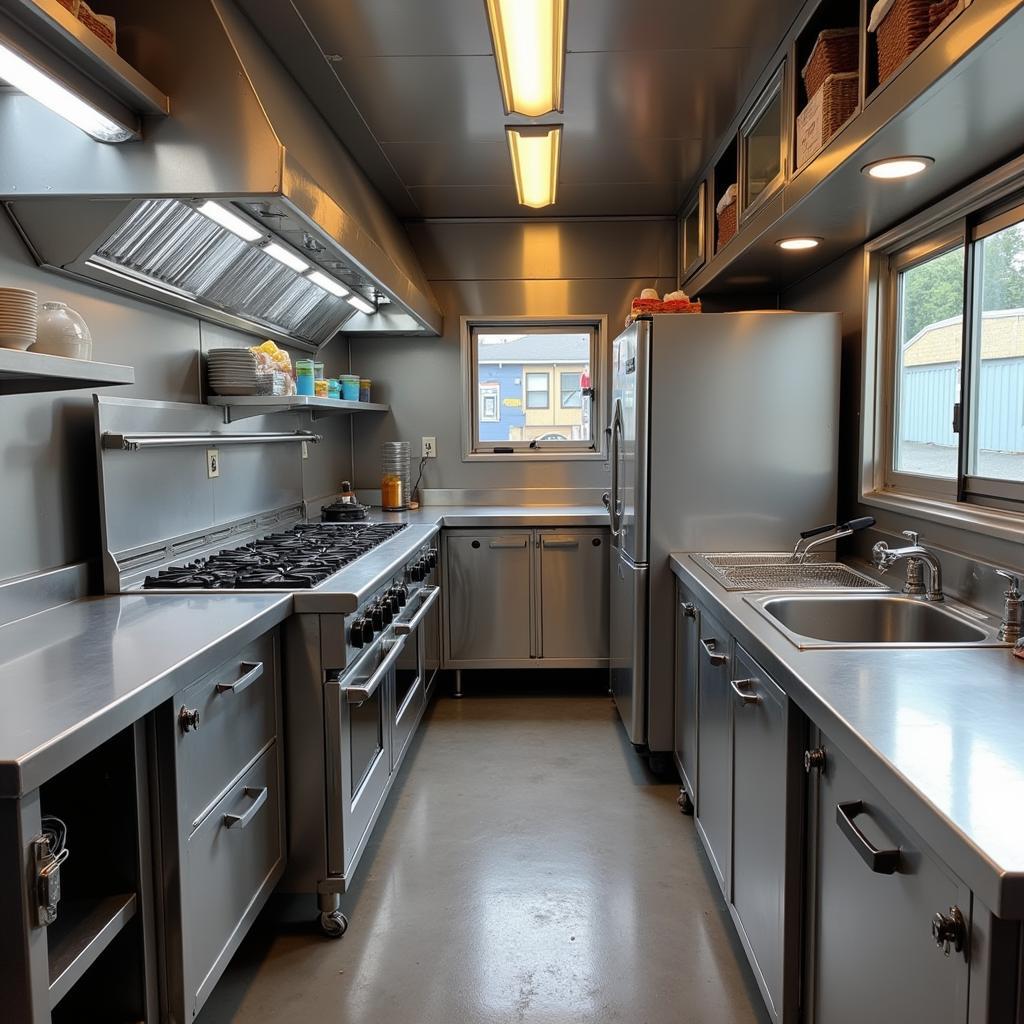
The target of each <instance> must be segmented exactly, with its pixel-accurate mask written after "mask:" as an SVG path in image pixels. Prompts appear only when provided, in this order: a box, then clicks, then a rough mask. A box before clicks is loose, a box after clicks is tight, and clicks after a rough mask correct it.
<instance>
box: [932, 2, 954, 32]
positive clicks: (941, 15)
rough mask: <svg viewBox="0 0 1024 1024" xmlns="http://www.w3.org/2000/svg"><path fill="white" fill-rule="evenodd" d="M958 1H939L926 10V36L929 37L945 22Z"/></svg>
mask: <svg viewBox="0 0 1024 1024" xmlns="http://www.w3.org/2000/svg"><path fill="white" fill-rule="evenodd" d="M958 2H959V0H939V2H938V3H937V4H932V5H931V7H929V8H928V34H929V35H931V34H932V32H934V31H935V30H936V29H937V28H938V27H939V26H940V25H941V24H942V23H943V22H944V21H945V20H946V18H948V17H949V14H950V12H951V11H952V10H953V8H954V7H956V5H957V3H958Z"/></svg>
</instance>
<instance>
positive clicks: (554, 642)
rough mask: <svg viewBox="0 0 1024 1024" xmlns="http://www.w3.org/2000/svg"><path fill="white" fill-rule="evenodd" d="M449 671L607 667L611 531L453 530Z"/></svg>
mask: <svg viewBox="0 0 1024 1024" xmlns="http://www.w3.org/2000/svg"><path fill="white" fill-rule="evenodd" d="M444 550H445V559H444V574H443V578H444V579H443V586H444V601H443V605H444V610H443V615H444V640H445V666H446V667H447V668H454V669H462V668H470V669H471V668H501V667H508V668H544V667H556V666H561V667H565V668H588V667H593V668H598V667H603V666H604V665H606V664H607V661H608V590H609V588H608V531H607V530H605V529H597V528H594V529H568V530H554V529H543V530H541V529H538V530H532V529H512V530H498V529H494V530H457V529H455V530H446V531H445V535H444Z"/></svg>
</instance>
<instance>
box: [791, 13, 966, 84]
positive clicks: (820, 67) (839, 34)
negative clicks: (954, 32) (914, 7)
mask: <svg viewBox="0 0 1024 1024" xmlns="http://www.w3.org/2000/svg"><path fill="white" fill-rule="evenodd" d="M953 2H954V3H956V2H957V0H953ZM859 60H860V30H859V29H857V28H830V29H826V30H825V31H824V32H822V33H820V34H819V35H818V38H817V40H816V41H815V43H814V49H812V50H811V56H810V58H809V59H808V61H807V63H806V64H805V65H804V70H803V72H802V74H803V79H804V88H805V89H806V90H807V98H808V99H810V98H811V97H812V96H814V95H815V93H817V91H818V90H819V89H820V88H821V87H822V85H824V84H825V79H826V78H828V76H829V75H840V74H843V73H845V72H847V71H856V70H857V65H858V63H859Z"/></svg>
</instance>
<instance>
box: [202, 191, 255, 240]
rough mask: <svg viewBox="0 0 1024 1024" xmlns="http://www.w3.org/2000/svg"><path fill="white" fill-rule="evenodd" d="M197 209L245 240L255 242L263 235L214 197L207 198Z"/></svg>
mask: <svg viewBox="0 0 1024 1024" xmlns="http://www.w3.org/2000/svg"><path fill="white" fill-rule="evenodd" d="M196 209H197V210H198V211H199V212H200V213H201V214H202V215H203V216H204V217H209V218H210V220H213V221H216V222H217V223H218V224H219V225H220V226H221V227H222V228H227V229H228V231H230V232H231V233H232V234H233V235H238V237H239V238H241V239H242V240H243V241H246V242H255V241H256V239H257V238H262V237H263V232H262V231H259V230H257V229H256V228H254V227H253V226H252V225H251V224H250V223H249V222H248V221H247V220H243V219H242V218H241V217H239V216H238V214H237V213H232V212H231V211H230V210H229V209H227V208H226V207H224V206H221V205H220V203H215V202H214V201H213V200H212V199H207V200H206V202H205V203H201V204H200V205H199V206H197V207H196Z"/></svg>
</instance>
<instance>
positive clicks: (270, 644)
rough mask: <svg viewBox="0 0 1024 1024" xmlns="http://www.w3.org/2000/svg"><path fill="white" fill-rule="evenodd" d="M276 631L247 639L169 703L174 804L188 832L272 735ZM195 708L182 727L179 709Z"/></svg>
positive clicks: (275, 702)
mask: <svg viewBox="0 0 1024 1024" xmlns="http://www.w3.org/2000/svg"><path fill="white" fill-rule="evenodd" d="M276 636H277V634H276V632H271V633H268V634H267V635H265V636H262V637H260V638H259V639H258V640H255V641H253V642H252V643H251V644H249V645H248V646H247V647H245V648H244V649H243V650H242V651H240V652H239V653H238V654H237V655H236V656H235V657H233V658H229V659H228V660H227V661H225V662H224V663H223V664H221V665H219V666H218V667H217V668H216V669H214V670H213V671H212V672H209V673H207V674H206V675H205V676H203V678H202V679H199V680H197V681H196V682H194V683H193V684H192V685H191V686H190V687H188V689H187V690H185V691H184V692H183V693H181V694H179V695H178V697H177V698H176V699H175V702H174V714H175V716H176V719H175V723H174V728H175V731H176V735H177V763H178V786H179V806H180V808H181V818H182V823H183V826H184V827H185V828H187V829H188V830H189V831H191V830H192V829H194V828H195V827H196V825H197V824H198V823H199V819H200V818H201V817H202V816H203V814H204V813H205V812H206V811H207V810H208V809H209V808H210V807H211V806H212V804H213V803H214V802H215V801H216V800H217V799H218V797H219V796H220V795H221V793H223V792H224V789H225V787H226V786H228V785H230V784H231V782H232V780H233V779H235V778H237V776H238V773H239V772H241V771H242V770H243V769H244V768H245V766H246V765H247V764H250V763H251V762H252V760H253V758H254V757H256V755H257V754H259V752H260V751H261V750H263V749H264V748H265V747H266V745H267V744H268V743H269V742H270V741H271V740H272V739H273V738H274V737H275V736H276V735H277V731H278V723H277V708H278V699H277V668H276V657H275V640H276ZM183 710H184V711H187V712H192V711H195V712H198V714H199V718H198V725H197V726H196V727H195V728H192V729H189V730H188V731H186V730H185V729H184V728H183V726H182V711H183Z"/></svg>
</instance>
